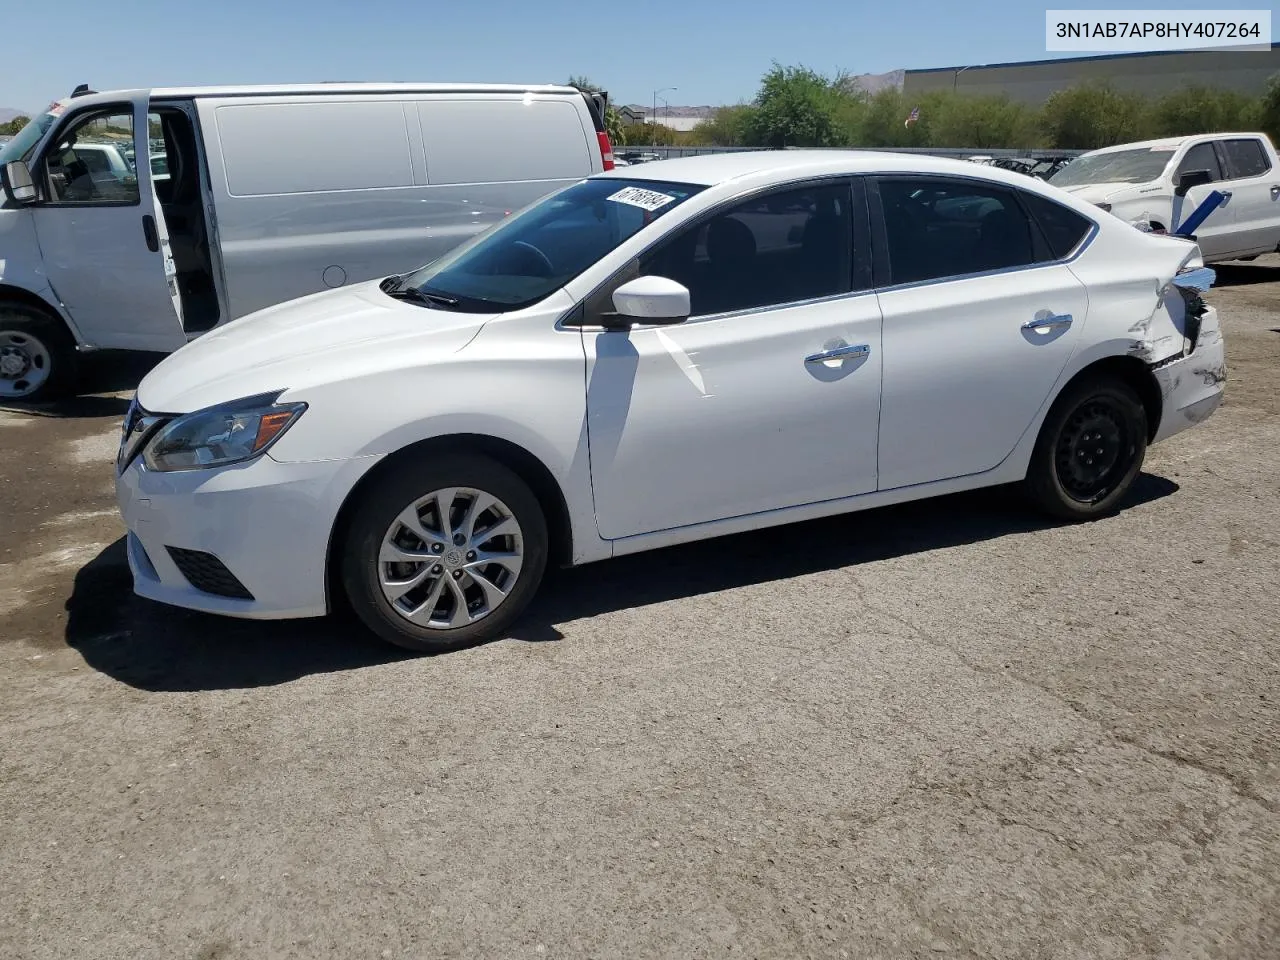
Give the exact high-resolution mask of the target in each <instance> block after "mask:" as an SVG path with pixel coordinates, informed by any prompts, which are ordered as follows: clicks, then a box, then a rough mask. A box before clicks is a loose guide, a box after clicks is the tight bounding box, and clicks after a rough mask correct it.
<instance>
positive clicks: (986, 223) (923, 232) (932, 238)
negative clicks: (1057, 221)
mask: <svg viewBox="0 0 1280 960" xmlns="http://www.w3.org/2000/svg"><path fill="white" fill-rule="evenodd" d="M880 202H881V205H882V207H883V209H884V228H885V240H886V247H887V252H888V255H889V273H890V283H892V284H899V283H915V282H918V281H921V280H940V279H945V278H947V277H960V276H964V275H966V274H971V273H983V272H986V271H989V270H1003V269H1007V268H1009V267H1021V266H1026V265H1028V264H1031V263H1034V262H1035V260H1036V256H1035V251H1034V248H1033V245H1032V235H1031V224H1030V222H1029V221H1028V220H1027V217H1026V215H1025V214H1024V213H1023V212H1022V209H1021V208H1020V207H1019V206H1018V202H1017V200H1016V198H1015V197H1014V194H1013V191H1012V190H1006V189H1003V188H1001V187H996V186H987V185H985V184H981V183H975V182H973V181H966V180H946V179H942V178H921V179H918V180H917V179H910V178H903V179H887V180H882V181H880Z"/></svg>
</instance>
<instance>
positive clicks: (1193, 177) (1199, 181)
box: [1173, 170, 1213, 197]
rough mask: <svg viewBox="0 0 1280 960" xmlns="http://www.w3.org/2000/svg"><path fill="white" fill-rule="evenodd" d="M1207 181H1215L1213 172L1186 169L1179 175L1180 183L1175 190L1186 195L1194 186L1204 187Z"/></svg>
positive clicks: (1180, 195) (1176, 192)
mask: <svg viewBox="0 0 1280 960" xmlns="http://www.w3.org/2000/svg"><path fill="white" fill-rule="evenodd" d="M1206 183H1213V174H1212V173H1210V172H1209V171H1208V170H1185V171H1183V172H1182V173H1181V174H1179V175H1178V185H1177V186H1176V187H1174V190H1173V192H1174V193H1175V194H1177V195H1178V196H1179V197H1185V196H1186V195H1187V191H1188V190H1190V189H1191V188H1192V187H1202V186H1204V185H1205V184H1206Z"/></svg>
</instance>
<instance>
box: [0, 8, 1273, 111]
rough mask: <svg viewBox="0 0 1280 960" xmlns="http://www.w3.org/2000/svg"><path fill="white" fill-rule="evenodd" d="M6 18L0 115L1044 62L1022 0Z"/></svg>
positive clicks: (1035, 11) (718, 82) (621, 89)
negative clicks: (197, 101)
mask: <svg viewBox="0 0 1280 960" xmlns="http://www.w3.org/2000/svg"><path fill="white" fill-rule="evenodd" d="M1133 5H1134V6H1138V5H1139V4H1138V3H1136V2H1134V4H1133ZM1149 5H1150V6H1152V7H1155V6H1157V4H1149ZM5 6H6V10H5V15H4V18H3V21H2V22H0V106H3V107H14V108H20V109H24V110H27V109H33V110H34V109H40V108H43V107H45V106H46V105H47V104H48V103H49V102H50V101H51V100H54V99H56V98H58V97H63V96H66V95H67V94H68V93H70V92H71V90H72V88H73V87H75V86H76V85H77V84H79V83H88V84H89V85H90V87H92V88H93V89H95V90H110V89H120V88H132V87H156V86H185V85H196V84H225V83H291V82H293V83H303V82H316V81H322V80H383V81H397V80H398V81H457V82H511V83H562V82H564V81H565V80H566V79H568V77H569V75H571V74H574V75H585V76H587V77H589V78H591V80H593V81H594V82H596V83H598V84H600V85H601V86H603V87H604V88H605V89H607V90H608V91H609V95H610V99H611V100H612V101H613V102H614V103H651V102H652V99H653V95H654V91H655V89H657V88H661V87H676V88H678V89H677V90H674V91H672V90H667V91H665V92H663V93H661V94H660V97H661V98H663V99H666V100H668V101H669V102H670V103H671V104H673V105H699V104H712V105H720V104H729V103H737V102H740V101H745V100H749V99H751V97H752V96H754V94H755V91H756V88H757V86H758V83H759V79H760V77H761V75H762V74H763V73H764V72H765V71H767V70H768V69H769V67H770V65H771V63H772V62H773V61H775V60H777V61H779V62H781V63H783V64H789V65H791V64H803V65H805V66H808V67H812V68H813V69H815V70H819V71H822V72H824V73H834V72H836V71H838V70H847V71H849V72H851V73H883V72H885V71H888V70H894V69H898V68H908V69H909V68H925V67H948V66H960V65H964V64H980V63H997V62H1002V61H1008V60H1035V59H1043V58H1046V57H1048V56H1052V54H1046V52H1045V49H1044V46H1045V26H1044V22H1045V20H1044V18H1045V8H1046V6H1048V4H1045V5H1041V4H1034V3H1027V2H1026V0H985V2H981V3H973V2H959V0H882V2H880V3H877V4H868V3H859V2H854V0H787V2H779V0H769V2H763V0H597V2H583V0H540V2H536V3H530V2H528V0H524V2H514V0H479V2H477V0H471V2H470V3H439V2H437V3H431V2H425V0H418V2H413V3H410V2H407V0H305V2H303V0H256V2H253V0H214V2H213V3H205V4H192V3H184V2H177V0H174V2H169V3H161V2H156V0H127V2H126V3H124V4H116V5H110V4H109V5H107V6H106V7H104V6H103V4H102V3H101V0H92V2H90V0H59V2H58V3H57V4H56V11H57V12H56V15H54V16H51V15H50V13H49V11H50V9H51V8H49V7H47V6H46V5H45V4H43V3H17V2H15V3H10V4H6V5H5ZM1052 6H1053V7H1054V8H1055V9H1058V8H1070V6H1071V5H1070V4H1067V3H1056V4H1052ZM1082 6H1084V7H1086V8H1094V9H1097V8H1101V7H1103V6H1104V4H1102V3H1098V2H1096V0H1095V2H1094V3H1083V4H1082ZM1117 6H1119V5H1117ZM1158 6H1160V7H1161V8H1162V9H1179V8H1181V9H1202V10H1205V9H1241V8H1242V7H1244V8H1249V7H1250V6H1252V7H1253V8H1261V9H1265V8H1266V7H1267V6H1268V4H1266V3H1262V4H1252V5H1250V4H1248V3H1240V2H1239V0H1236V2H1235V3H1230V2H1228V3H1217V4H1215V3H1212V2H1210V0H1200V2H1198V3H1190V4H1176V3H1173V4H1170V3H1169V0H1164V2H1163V3H1162V4H1159V5H1158Z"/></svg>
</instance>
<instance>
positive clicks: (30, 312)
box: [0, 302, 79, 403]
mask: <svg viewBox="0 0 1280 960" xmlns="http://www.w3.org/2000/svg"><path fill="white" fill-rule="evenodd" d="M77 359H78V358H77V356H76V344H75V341H74V340H73V339H72V338H71V334H70V333H69V332H68V331H67V328H66V327H65V326H64V325H63V324H62V322H61V321H60V320H58V319H57V318H55V317H52V316H50V315H49V314H47V313H45V312H43V311H41V310H37V309H35V308H33V307H29V306H27V305H26V304H24V303H12V302H8V303H0V403H9V402H12V401H20V402H22V403H42V402H44V401H47V400H54V399H57V398H58V397H60V396H62V395H63V394H65V393H66V392H67V391H68V390H70V389H71V387H72V386H73V385H74V384H75V382H76V377H77V372H78V366H79V364H78V362H77Z"/></svg>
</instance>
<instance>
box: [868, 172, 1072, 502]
mask: <svg viewBox="0 0 1280 960" xmlns="http://www.w3.org/2000/svg"><path fill="white" fill-rule="evenodd" d="M1031 199H1032V200H1035V201H1037V202H1041V203H1044V202H1047V201H1044V200H1043V198H1038V197H1037V198H1031ZM871 200H872V203H871V207H872V226H873V229H874V230H875V231H876V233H875V237H876V239H877V240H878V241H879V242H878V243H876V252H875V267H876V287H877V293H878V295H879V300H880V309H881V311H882V312H883V314H884V348H883V352H884V374H883V377H884V388H883V392H882V396H881V403H880V435H879V488H880V489H881V490H889V489H893V488H895V487H905V486H910V485H912V484H918V483H929V482H930V481H934V480H944V479H948V478H951V477H960V476H967V475H970V474H977V473H983V472H985V471H987V470H990V469H992V468H993V467H995V466H997V465H998V464H999V463H1000V462H1001V461H1003V460H1004V459H1005V457H1007V456H1008V455H1009V454H1010V453H1011V452H1012V450H1013V448H1014V447H1015V446H1016V445H1017V443H1018V440H1019V439H1020V438H1021V437H1022V434H1023V433H1024V432H1025V431H1026V429H1027V427H1028V426H1029V425H1030V424H1031V422H1032V420H1033V419H1034V418H1035V415H1036V413H1037V411H1038V410H1039V409H1040V407H1041V405H1042V404H1043V403H1044V401H1045V399H1046V398H1047V397H1048V395H1049V392H1050V390H1051V389H1052V388H1053V385H1054V383H1055V382H1056V381H1057V379H1058V376H1059V375H1060V374H1061V372H1062V370H1063V368H1064V367H1065V366H1066V363H1067V360H1068V358H1069V357H1070V356H1071V352H1072V350H1073V349H1074V346H1075V342H1076V339H1077V337H1078V335H1079V332H1080V329H1081V327H1083V325H1084V318H1085V311H1086V309H1087V307H1088V297H1087V295H1086V293H1085V288H1084V285H1083V284H1081V283H1080V281H1078V280H1077V279H1076V278H1075V276H1074V275H1073V274H1072V273H1071V270H1070V268H1069V267H1068V266H1067V265H1066V263H1065V260H1066V259H1067V257H1068V256H1069V255H1070V252H1071V250H1072V249H1073V248H1074V247H1075V246H1077V245H1078V244H1079V243H1080V241H1081V240H1082V239H1083V238H1084V236H1085V235H1086V233H1087V232H1088V230H1089V229H1090V228H1091V227H1092V224H1090V223H1089V222H1088V221H1087V220H1085V219H1084V218H1083V217H1080V216H1079V215H1078V214H1075V213H1074V212H1073V211H1069V210H1065V208H1057V209H1059V210H1063V211H1064V217H1066V218H1069V217H1074V218H1075V220H1076V221H1078V222H1077V223H1076V225H1075V226H1074V227H1072V226H1071V225H1070V224H1067V233H1066V234H1064V235H1063V236H1061V237H1060V238H1059V239H1058V240H1057V241H1055V242H1054V243H1053V245H1052V247H1051V245H1050V242H1049V240H1048V239H1047V238H1046V237H1045V235H1044V234H1045V231H1043V230H1041V229H1040V227H1039V225H1038V222H1036V221H1033V220H1032V219H1031V217H1030V213H1029V211H1028V209H1027V208H1026V207H1024V205H1023V202H1022V201H1020V200H1019V199H1018V198H1017V196H1016V192H1015V191H1014V190H1013V189H1011V188H1009V187H1006V186H1003V185H1000V184H992V183H989V182H987V181H982V180H976V179H974V180H970V179H966V178H960V177H931V176H893V177H887V176H886V177H880V178H878V179H877V181H876V182H875V183H874V184H873V189H872V193H871ZM1050 206H1052V207H1057V205H1056V204H1050ZM1073 230H1074V232H1075V239H1074V240H1073V237H1072V235H1071V232H1072V231H1073Z"/></svg>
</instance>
